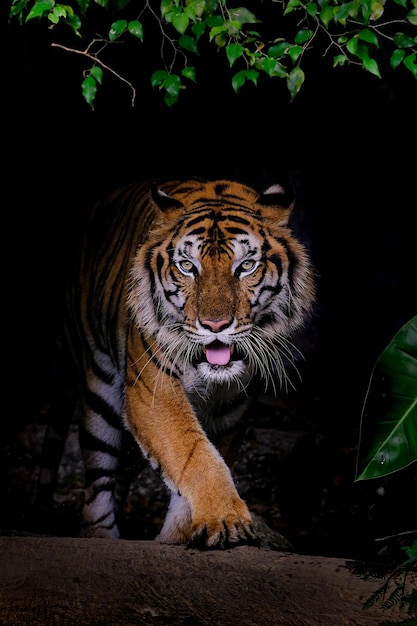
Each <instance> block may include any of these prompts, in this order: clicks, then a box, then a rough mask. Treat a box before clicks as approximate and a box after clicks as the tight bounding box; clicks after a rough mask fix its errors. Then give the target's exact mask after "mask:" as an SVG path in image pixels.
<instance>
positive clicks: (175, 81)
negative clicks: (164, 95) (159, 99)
mask: <svg viewBox="0 0 417 626" xmlns="http://www.w3.org/2000/svg"><path fill="white" fill-rule="evenodd" d="M164 88H165V89H166V91H167V92H168V93H169V94H170V95H171V96H174V97H175V98H178V94H179V91H180V88H181V78H180V77H179V76H178V74H168V75H167V77H166V79H165V80H164Z"/></svg>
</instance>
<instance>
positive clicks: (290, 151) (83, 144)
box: [0, 9, 417, 444]
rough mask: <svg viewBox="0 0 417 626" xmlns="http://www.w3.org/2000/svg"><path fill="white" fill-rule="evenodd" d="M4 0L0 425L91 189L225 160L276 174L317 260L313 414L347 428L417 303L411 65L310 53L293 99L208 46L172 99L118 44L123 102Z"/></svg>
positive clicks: (44, 348) (278, 84)
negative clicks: (231, 68) (243, 80)
mask: <svg viewBox="0 0 417 626" xmlns="http://www.w3.org/2000/svg"><path fill="white" fill-rule="evenodd" d="M2 10H3V14H4V15H2V18H1V19H2V33H4V34H3V35H2V42H3V43H2V47H3V52H2V55H1V58H2V72H1V77H2V86H1V106H2V109H3V110H2V113H1V120H2V127H3V130H2V141H1V151H2V157H3V158H2V160H1V165H0V167H1V170H2V181H3V182H2V185H3V199H2V223H3V227H2V234H3V236H2V243H3V245H2V249H3V299H2V302H3V305H2V309H3V315H4V317H3V320H4V321H3V333H4V352H3V356H4V357H5V356H6V358H3V366H4V368H5V369H6V370H7V378H6V386H5V390H4V391H5V398H7V399H8V401H9V403H10V404H9V406H8V408H7V410H5V411H3V418H2V426H3V429H4V432H6V435H7V436H14V435H15V434H16V432H18V431H19V429H20V428H21V426H22V425H23V424H25V423H27V422H28V421H30V420H32V419H33V417H34V415H36V412H37V411H38V408H39V406H41V405H42V404H43V403H45V402H46V401H47V398H48V394H50V393H51V386H53V384H54V380H53V374H51V369H53V366H52V365H51V363H52V361H53V356H52V354H53V344H54V340H55V336H56V329H57V323H58V322H57V320H58V310H59V297H60V290H61V287H62V282H63V276H64V275H65V270H66V266H67V260H68V255H69V252H70V250H71V247H72V245H73V241H74V237H75V235H76V232H77V227H78V224H79V220H80V218H81V217H82V216H83V214H84V213H85V211H86V209H87V208H88V207H89V206H90V204H91V202H92V201H93V200H94V199H96V198H97V197H98V196H100V195H102V194H104V193H105V192H106V191H109V190H110V189H112V188H113V187H115V186H116V185H118V184H120V183H123V182H126V181H131V180H135V179H141V178H144V177H146V176H149V175H158V176H159V175H163V176H171V175H172V176H176V175H181V176H182V175H184V176H187V175H201V176H205V175H207V176H225V177H229V176H230V177H237V178H239V179H242V180H245V181H247V182H249V183H250V184H255V185H258V186H261V187H262V186H264V185H266V184H269V183H271V182H273V181H274V180H275V179H279V177H280V176H281V174H282V173H283V172H284V173H285V172H290V175H291V177H292V178H293V180H294V181H295V183H296V186H297V190H298V203H297V207H298V211H299V213H300V215H301V216H302V221H303V226H304V228H306V229H307V230H306V235H305V237H306V240H307V241H309V242H310V243H311V248H312V255H313V259H314V262H315V265H316V268H317V273H318V294H319V306H318V316H317V319H316V324H317V328H318V343H317V345H315V349H314V351H313V354H312V356H311V359H312V363H313V367H312V368H311V369H312V373H310V378H309V379H308V381H307V387H308V388H309V393H310V397H311V396H313V397H314V399H315V404H314V406H315V409H314V414H312V415H311V416H310V417H311V419H313V421H315V422H316V424H317V427H318V428H319V429H320V430H322V431H325V432H331V433H333V434H334V435H335V436H337V437H339V438H343V437H344V436H346V437H347V438H348V439H349V443H352V441H353V444H355V438H356V437H357V434H358V431H359V422H360V409H361V405H362V401H363V398H364V394H365V391H366V386H367V383H368V378H369V375H370V372H371V368H372V366H373V363H374V361H375V359H376V358H377V357H378V355H379V353H380V352H381V351H382V349H383V348H384V347H385V346H386V345H387V343H388V342H389V340H390V339H391V337H392V336H393V334H394V333H395V332H396V331H397V330H399V328H400V327H401V326H402V324H403V323H405V322H406V321H407V320H408V319H410V318H411V317H412V316H413V315H415V314H416V310H417V307H416V304H417V297H416V284H417V283H416V266H417V261H416V247H417V246H416V234H415V233H416V229H415V218H416V208H417V203H416V181H417V167H416V145H417V143H416V140H417V122H416V120H417V117H416V111H417V82H416V81H415V80H414V79H413V78H412V77H411V74H410V73H408V72H406V71H405V70H402V69H401V68H399V69H397V70H396V71H395V72H392V71H390V70H389V69H388V71H387V75H386V78H384V79H383V80H379V79H378V78H376V77H375V76H373V75H371V74H369V73H366V72H365V71H364V70H362V69H360V68H349V67H346V68H338V69H332V67H331V64H332V61H331V57H328V58H327V57H326V58H323V57H321V56H320V53H314V52H313V53H312V55H311V60H310V62H309V65H308V66H307V67H306V74H307V78H306V82H305V85H304V86H303V87H302V90H301V92H300V93H299V94H298V95H297V96H296V98H295V100H294V101H293V102H292V103H290V99H289V94H288V92H287V89H286V87H285V84H284V82H283V81H280V80H279V79H274V80H270V79H267V78H266V77H261V78H260V79H259V84H258V87H257V88H255V87H254V86H253V85H252V84H249V85H246V86H244V87H243V88H242V89H241V90H240V92H239V94H238V95H236V94H235V93H234V92H233V90H232V87H231V84H230V75H229V74H225V72H224V71H223V70H225V69H227V67H226V64H225V62H223V61H222V60H221V57H220V55H218V54H212V56H210V57H209V60H207V61H203V62H202V63H201V65H200V66H199V68H200V69H199V73H198V74H197V77H198V84H197V86H192V85H191V86H190V87H189V88H188V90H187V91H186V92H184V93H181V95H180V101H179V103H178V104H176V105H174V107H173V108H172V109H171V110H170V109H168V108H167V107H166V105H165V104H164V103H163V100H162V96H161V94H160V93H158V92H157V91H153V90H152V89H151V87H150V86H149V76H150V74H151V72H152V70H153V69H156V66H155V63H156V60H155V58H156V57H151V56H149V58H147V56H146V54H148V55H149V53H146V54H145V53H143V52H140V51H139V52H138V51H136V50H134V49H133V48H132V49H129V48H128V50H127V52H126V53H123V54H125V57H124V58H123V56H118V57H117V59H116V67H118V66H117V64H118V63H119V64H120V68H119V69H120V71H121V72H122V73H123V72H124V71H125V69H124V68H126V75H127V77H128V78H129V79H130V80H136V79H138V82H137V88H138V93H137V102H136V106H135V107H134V108H132V107H131V106H130V97H131V94H130V92H129V90H128V88H127V87H126V86H124V85H122V84H121V83H120V82H118V81H117V80H116V79H114V78H113V77H111V76H110V75H108V74H107V75H105V78H104V87H103V88H102V89H101V90H100V92H99V94H98V96H97V99H96V103H95V111H92V110H91V109H90V107H89V106H88V105H87V104H86V103H85V101H84V100H83V98H82V96H81V92H80V83H81V75H82V70H83V69H84V68H85V67H88V64H87V65H86V64H85V63H84V61H83V59H81V58H79V57H75V56H71V55H70V54H68V53H67V52H64V51H62V50H59V49H57V48H52V47H51V45H50V43H51V42H52V41H54V40H55V34H54V32H53V31H51V30H47V29H46V28H42V27H41V26H39V27H38V26H37V25H36V24H35V23H31V24H29V25H27V26H22V27H21V26H19V25H18V24H17V22H15V23H12V24H10V25H8V24H7V16H6V14H5V11H4V9H2ZM75 43H77V42H75ZM155 45H156V44H155ZM122 63H126V65H122ZM317 399H318V402H317ZM317 407H319V408H317ZM356 444H357V439H356Z"/></svg>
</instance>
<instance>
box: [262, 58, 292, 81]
mask: <svg viewBox="0 0 417 626" xmlns="http://www.w3.org/2000/svg"><path fill="white" fill-rule="evenodd" d="M257 67H259V66H258V65H257ZM260 67H261V69H262V70H263V71H264V72H266V73H267V74H268V76H278V77H279V78H286V77H287V76H288V72H287V70H286V69H285V67H284V66H283V65H281V63H278V61H277V60H276V59H271V58H270V57H265V58H264V59H262V61H261V63H260Z"/></svg>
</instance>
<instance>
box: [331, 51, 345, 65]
mask: <svg viewBox="0 0 417 626" xmlns="http://www.w3.org/2000/svg"><path fill="white" fill-rule="evenodd" d="M347 60H348V58H347V56H346V55H344V54H338V55H337V56H335V57H334V59H333V67H337V66H338V65H340V66H342V65H344V64H345V63H346V61H347Z"/></svg>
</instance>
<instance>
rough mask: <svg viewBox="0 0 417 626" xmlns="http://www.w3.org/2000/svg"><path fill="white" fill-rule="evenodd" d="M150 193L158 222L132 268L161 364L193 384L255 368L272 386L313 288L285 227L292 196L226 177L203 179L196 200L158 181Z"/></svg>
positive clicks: (248, 375) (138, 312)
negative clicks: (160, 187)
mask: <svg viewBox="0 0 417 626" xmlns="http://www.w3.org/2000/svg"><path fill="white" fill-rule="evenodd" d="M200 192H201V190H200ZM153 200H154V202H155V206H156V210H157V211H158V218H157V226H156V228H155V229H154V230H153V231H152V232H151V233H150V235H149V237H148V240H147V241H146V242H145V243H144V245H143V246H142V247H141V249H140V250H139V252H138V254H137V256H136V259H135V261H134V265H133V270H132V272H131V277H130V280H131V283H130V289H129V306H130V308H131V310H132V311H133V319H134V322H135V324H136V325H137V326H138V327H139V328H141V329H143V330H145V331H146V332H147V333H149V334H150V335H152V336H154V337H157V342H158V344H159V346H160V353H161V355H163V361H164V365H165V366H166V367H167V368H168V369H171V368H172V369H171V371H172V372H178V370H179V371H180V372H182V376H183V378H184V380H185V381H186V383H185V384H186V386H187V387H188V389H189V390H190V389H192V388H193V387H195V388H197V387H200V386H203V388H205V389H206V390H207V389H208V387H210V385H217V384H222V383H226V384H227V383H232V382H233V381H235V382H236V381H239V383H240V385H241V386H242V385H243V386H246V385H247V384H248V383H249V382H250V381H251V380H252V379H253V377H254V376H256V377H260V378H262V379H263V380H264V381H265V385H267V384H268V383H270V384H272V385H273V386H274V385H275V381H276V379H277V375H278V378H285V376H286V375H287V373H286V370H285V368H284V367H283V362H284V360H285V361H288V359H290V360H291V344H290V343H289V340H288V339H287V337H288V336H289V335H290V333H291V332H292V331H293V330H294V328H296V327H297V326H298V325H299V324H300V323H301V322H302V320H303V318H304V316H305V313H306V312H307V310H308V309H309V307H310V305H311V301H312V298H313V291H314V290H313V283H312V276H311V271H310V268H309V264H308V260H307V257H306V254H305V252H304V250H303V248H302V246H301V245H300V244H299V243H298V242H297V241H296V240H295V239H294V238H293V237H292V235H291V232H290V231H289V229H288V218H289V215H290V212H291V210H292V207H293V203H292V201H291V202H288V198H287V197H286V195H285V192H284V190H283V188H282V187H280V186H279V185H275V186H273V187H270V188H269V189H267V190H266V192H265V193H264V194H262V195H256V194H255V192H254V191H253V190H251V189H249V188H247V187H245V186H242V185H237V184H234V183H231V182H227V181H220V182H219V181H217V182H216V183H207V185H206V189H205V193H204V194H203V199H202V195H201V193H199V195H198V200H197V201H195V198H194V194H193V192H192V190H189V189H188V190H186V192H185V193H184V192H182V193H181V194H179V193H178V192H177V193H174V194H172V195H168V194H167V193H165V192H164V191H161V190H156V191H155V192H154V194H153ZM144 267H146V268H147V272H146V274H144V273H143V268H144ZM149 293H152V299H150V298H149ZM145 303H146V304H145Z"/></svg>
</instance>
